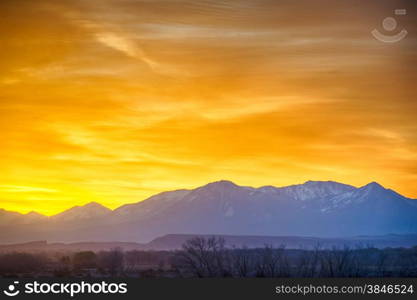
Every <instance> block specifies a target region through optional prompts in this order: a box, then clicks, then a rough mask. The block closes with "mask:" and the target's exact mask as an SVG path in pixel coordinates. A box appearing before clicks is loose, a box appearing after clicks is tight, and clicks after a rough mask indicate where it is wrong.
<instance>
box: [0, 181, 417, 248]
mask: <svg viewBox="0 0 417 300" xmlns="http://www.w3.org/2000/svg"><path fill="white" fill-rule="evenodd" d="M416 203H417V200H412V199H408V198H405V197H403V196H401V195H399V194H398V193H396V192H394V191H392V190H389V189H385V188H384V187H382V186H381V185H379V184H377V183H370V184H367V185H365V186H363V187H360V188H356V187H353V186H350V185H346V184H341V183H337V182H333V181H307V182H305V183H304V184H299V185H292V186H287V187H273V186H263V187H260V188H253V187H246V186H238V185H236V184H234V183H233V182H230V181H225V180H222V181H217V182H213V183H209V184H207V185H204V186H201V187H198V188H196V189H193V190H176V191H169V192H163V193H160V194H157V195H155V196H152V197H150V198H148V199H146V200H144V201H141V202H138V203H133V204H127V205H123V206H121V207H119V208H117V209H115V210H113V211H112V210H110V209H108V208H106V207H104V206H102V205H100V204H98V203H94V202H93V203H89V204H87V205H84V206H76V207H73V208H71V209H69V210H66V211H64V212H62V213H60V214H57V215H55V216H52V217H49V218H48V217H44V216H38V215H36V214H33V213H32V214H28V215H21V214H17V213H13V212H6V211H4V210H0V226H1V227H2V228H4V229H5V230H3V231H2V232H1V233H0V242H2V241H9V242H16V241H17V242H19V241H27V240H28V239H29V240H35V239H43V240H50V241H70V242H72V241H82V240H83V241H87V240H90V241H94V240H95V241H115V240H119V241H135V242H138V241H140V242H143V241H149V240H151V239H153V238H155V237H157V236H162V235H165V234H234V235H303V236H321V237H326V236H327V237H329V236H333V237H336V236H337V237H338V236H350V235H379V234H390V233H396V234H408V233H417V204H416ZM23 219H25V220H26V219H28V220H29V219H30V220H31V221H30V226H27V225H28V224H29V223H27V224H25V222H22V220H23ZM16 230H17V231H18V232H17V231H16Z"/></svg>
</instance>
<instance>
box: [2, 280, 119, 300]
mask: <svg viewBox="0 0 417 300" xmlns="http://www.w3.org/2000/svg"><path fill="white" fill-rule="evenodd" d="M18 287H19V281H14V282H13V283H12V284H9V285H8V286H7V288H6V289H4V290H3V293H4V294H5V295H6V296H9V297H14V296H17V295H19V294H20V293H22V294H26V295H30V294H63V295H69V296H70V297H74V296H76V295H78V294H126V293H127V283H108V282H105V281H101V282H94V283H91V282H85V281H81V282H39V281H36V280H35V281H32V282H26V283H24V284H21V285H20V287H21V288H20V289H19V288H18Z"/></svg>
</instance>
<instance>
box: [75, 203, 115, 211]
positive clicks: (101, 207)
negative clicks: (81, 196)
mask: <svg viewBox="0 0 417 300" xmlns="http://www.w3.org/2000/svg"><path fill="white" fill-rule="evenodd" d="M80 207H85V208H92V209H94V208H97V209H103V208H104V209H106V210H110V209H109V208H107V207H105V206H104V205H102V204H100V203H98V202H95V201H92V202H89V203H87V204H84V205H83V206H80Z"/></svg>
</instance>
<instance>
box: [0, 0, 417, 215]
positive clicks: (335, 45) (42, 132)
mask: <svg viewBox="0 0 417 300" xmlns="http://www.w3.org/2000/svg"><path fill="white" fill-rule="evenodd" d="M363 2H364V1H339V2H337V3H338V4H337V5H336V4H335V3H336V1H324V0H322V1H306V0H304V1H289V0H288V1H272V0H264V1H262V0H258V1H248V0H242V1H191V0H190V1H166V0H165V1H162V0H154V1H150V0H142V1H133V0H126V1H117V0H88V1H87V0H80V1H75V0H71V1H69V0H68V1H67V0H63V1H52V0H48V1H24V0H2V1H0V130H1V133H2V141H1V148H0V207H3V208H5V209H8V210H16V211H20V212H28V211H31V210H36V211H38V212H41V213H45V214H48V215H50V214H53V213H56V212H58V211H61V210H63V209H65V208H68V207H71V206H73V205H79V204H84V203H87V202H90V201H97V202H100V203H102V204H104V205H106V206H108V207H111V208H115V207H117V206H119V205H121V204H124V203H127V202H137V201H140V200H142V199H144V198H146V197H148V196H150V195H152V194H155V193H157V192H160V191H165V190H172V189H178V188H192V187H196V186H199V185H203V184H205V183H208V182H211V181H215V180H219V179H228V180H232V181H234V182H236V183H238V184H242V185H251V186H261V185H269V184H271V185H276V186H282V185H288V184H295V183H302V182H304V181H306V180H335V181H340V182H344V183H349V184H353V185H356V186H360V185H363V184H366V183H368V182H370V181H377V182H379V183H381V184H382V185H384V186H386V187H389V188H392V189H395V190H396V191H398V192H400V193H402V194H404V195H405V196H408V197H413V198H417V184H416V179H417V151H416V150H417V119H416V116H417V102H416V88H415V84H416V74H417V71H416V57H417V56H416V53H417V51H416V35H415V28H417V26H415V25H416V24H415V20H416V19H417V18H415V13H416V9H415V7H416V5H415V3H413V1H368V2H367V4H365V3H363ZM400 6H401V7H400ZM395 8H406V9H407V15H406V16H397V17H396V19H397V21H398V29H402V28H406V29H407V30H408V32H409V34H408V36H407V37H406V38H405V39H404V40H403V41H400V42H398V43H394V44H387V43H382V42H380V41H377V40H376V39H374V38H373V37H372V35H371V34H370V31H371V30H372V29H374V28H378V29H380V30H381V32H383V29H381V21H382V20H383V19H384V18H385V17H387V16H393V9H395Z"/></svg>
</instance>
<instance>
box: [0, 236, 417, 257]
mask: <svg viewBox="0 0 417 300" xmlns="http://www.w3.org/2000/svg"><path fill="white" fill-rule="evenodd" d="M196 236H200V237H205V238H209V237H213V236H216V237H221V238H223V239H224V241H225V244H226V247H228V248H233V247H236V248H242V247H247V248H262V247H264V246H265V245H269V246H273V247H281V246H284V247H285V248H286V249H314V248H315V247H320V248H321V249H323V248H332V247H338V248H342V247H345V246H347V247H350V248H356V247H375V248H387V247H391V248H398V247H407V248H408V247H415V246H417V234H415V235H384V236H356V237H349V238H316V237H297V236H234V235H190V234H168V235H165V236H162V237H158V238H156V239H154V240H152V241H150V242H149V243H146V244H140V243H125V242H82V243H47V242H46V241H34V242H29V243H21V244H8V245H0V253H2V252H14V251H21V252H47V251H54V252H55V251H74V252H75V251H96V252H98V251H105V250H107V251H108V250H112V249H116V248H119V249H122V250H124V251H130V250H176V249H181V247H182V245H183V244H184V243H185V242H186V241H187V240H189V239H191V238H194V237H196Z"/></svg>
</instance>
